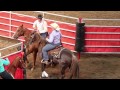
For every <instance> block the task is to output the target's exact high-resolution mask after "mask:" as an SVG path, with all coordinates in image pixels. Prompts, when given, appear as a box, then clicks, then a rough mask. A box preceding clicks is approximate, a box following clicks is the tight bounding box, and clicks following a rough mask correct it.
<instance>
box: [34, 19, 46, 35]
mask: <svg viewBox="0 0 120 90" xmlns="http://www.w3.org/2000/svg"><path fill="white" fill-rule="evenodd" d="M33 28H34V29H37V30H38V31H39V33H45V32H47V31H48V29H47V22H46V21H45V20H44V19H42V21H41V22H39V21H38V20H36V21H35V22H34V23H33Z"/></svg>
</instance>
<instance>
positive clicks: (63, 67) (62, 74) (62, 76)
mask: <svg viewBox="0 0 120 90" xmlns="http://www.w3.org/2000/svg"><path fill="white" fill-rule="evenodd" d="M66 68H67V66H65V65H62V67H61V79H64V78H65V70H66Z"/></svg>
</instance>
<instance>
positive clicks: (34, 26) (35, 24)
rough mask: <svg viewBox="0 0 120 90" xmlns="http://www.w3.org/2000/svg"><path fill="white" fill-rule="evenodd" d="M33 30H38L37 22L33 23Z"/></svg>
mask: <svg viewBox="0 0 120 90" xmlns="http://www.w3.org/2000/svg"><path fill="white" fill-rule="evenodd" d="M33 29H34V30H37V21H35V22H34V23H33Z"/></svg>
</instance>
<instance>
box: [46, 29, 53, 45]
mask: <svg viewBox="0 0 120 90" xmlns="http://www.w3.org/2000/svg"><path fill="white" fill-rule="evenodd" d="M54 34H55V33H54V31H52V33H51V34H50V37H49V39H46V40H47V41H48V42H49V43H52V42H53V40H54Z"/></svg>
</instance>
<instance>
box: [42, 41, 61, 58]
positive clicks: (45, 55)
mask: <svg viewBox="0 0 120 90" xmlns="http://www.w3.org/2000/svg"><path fill="white" fill-rule="evenodd" d="M60 44H61V43H59V44H46V45H45V46H44V47H43V49H42V54H43V60H49V56H48V51H49V50H52V49H54V48H55V47H56V46H59V45H60Z"/></svg>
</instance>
